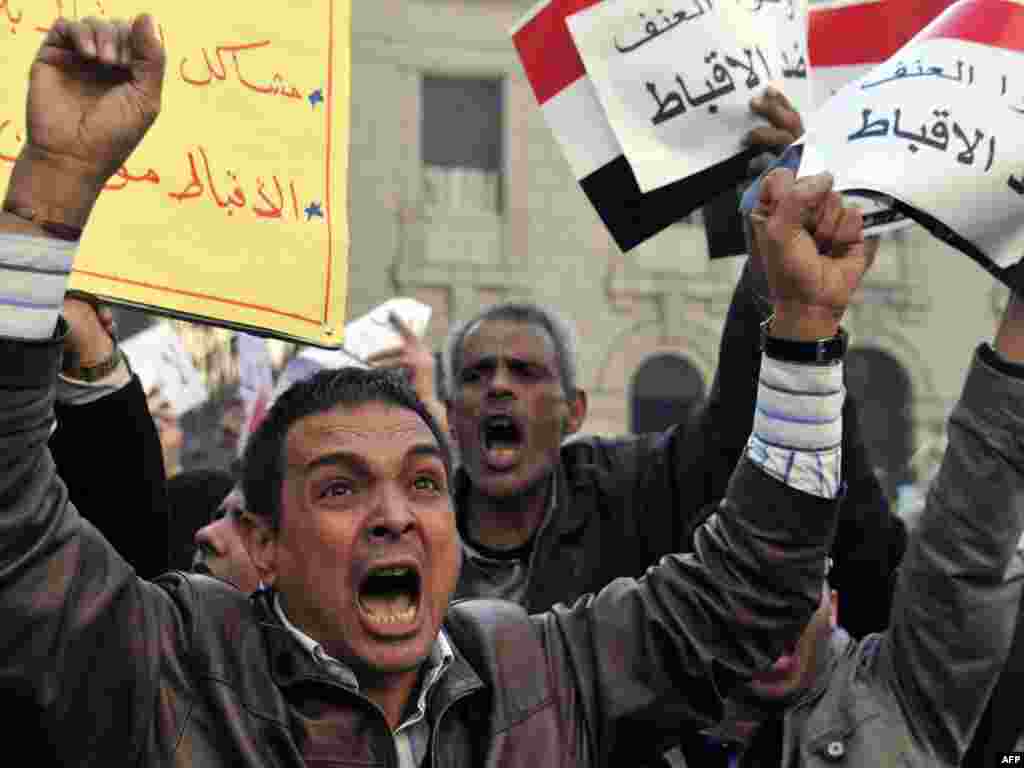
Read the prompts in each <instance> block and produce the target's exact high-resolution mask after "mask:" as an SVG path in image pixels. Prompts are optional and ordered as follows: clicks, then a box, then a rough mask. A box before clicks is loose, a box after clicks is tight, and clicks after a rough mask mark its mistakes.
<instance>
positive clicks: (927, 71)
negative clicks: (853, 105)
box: [861, 59, 974, 91]
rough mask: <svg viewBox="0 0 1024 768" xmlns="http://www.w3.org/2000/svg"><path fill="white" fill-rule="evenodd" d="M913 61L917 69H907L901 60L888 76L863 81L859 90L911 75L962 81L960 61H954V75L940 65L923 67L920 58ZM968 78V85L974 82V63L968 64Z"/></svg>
mask: <svg viewBox="0 0 1024 768" xmlns="http://www.w3.org/2000/svg"><path fill="white" fill-rule="evenodd" d="M915 63H916V64H917V71H915V72H912V71H910V70H909V69H907V67H906V65H905V64H903V62H900V63H899V65H898V66H897V67H896V69H895V70H894V71H893V73H892V74H891V75H889V76H888V77H883V78H882V79H881V80H874V81H872V82H870V83H863V84H862V85H861V90H862V91H866V90H870V89H871V88H876V87H877V86H879V85H884V84H885V83H891V82H893V81H895V80H904V79H906V78H911V77H939V78H942V79H943V80H950V81H953V82H957V83H960V82H963V77H964V63H963V62H962V61H957V63H956V75H955V76H954V75H948V74H946V72H945V70H944V69H943V68H942V67H936V66H930V67H927V68H925V67H924V66H923V65H922V64H921V61H920V59H918V60H917V62H915ZM968 78H969V80H968V85H970V84H971V83H973V82H974V65H973V64H972V65H970V68H969V71H968Z"/></svg>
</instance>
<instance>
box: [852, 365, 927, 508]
mask: <svg viewBox="0 0 1024 768" xmlns="http://www.w3.org/2000/svg"><path fill="white" fill-rule="evenodd" d="M844 367H845V373H846V389H847V392H848V393H849V396H850V397H852V398H853V401H854V402H853V405H854V406H855V407H854V410H855V413H856V417H857V419H858V421H859V422H860V430H861V435H862V436H863V439H864V447H865V449H866V450H867V454H868V460H869V461H870V462H871V464H872V465H873V466H874V468H875V474H876V475H877V476H878V479H879V480H880V481H881V483H882V488H884V489H885V492H886V495H887V496H888V497H889V498H890V499H895V498H896V495H897V490H898V489H899V487H900V486H901V485H904V484H905V483H908V482H911V481H913V480H914V478H913V477H912V476H911V474H912V473H911V467H910V458H911V440H912V437H913V435H912V419H911V407H912V403H913V392H912V387H911V383H910V376H909V375H908V374H907V371H906V369H904V367H903V366H902V365H901V364H900V362H899V361H898V360H896V359H895V358H894V357H892V355H890V354H889V353H888V352H883V351H882V350H880V349H875V348H870V347H865V348H854V349H851V350H850V351H849V352H847V354H846V360H845V363H844Z"/></svg>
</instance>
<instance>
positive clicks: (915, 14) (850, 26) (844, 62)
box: [807, 0, 953, 67]
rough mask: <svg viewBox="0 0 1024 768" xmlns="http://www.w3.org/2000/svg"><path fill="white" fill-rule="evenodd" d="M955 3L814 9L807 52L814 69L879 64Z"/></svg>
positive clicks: (894, 0)
mask: <svg viewBox="0 0 1024 768" xmlns="http://www.w3.org/2000/svg"><path fill="white" fill-rule="evenodd" d="M952 4H953V0H881V1H880V2H874V3H864V4H862V5H847V6H845V7H842V8H812V9H811V11H810V13H809V14H808V29H807V49H808V55H809V57H810V59H811V66H812V67H848V66H854V65H857V64H878V63H879V62H882V61H885V60H886V59H888V58H889V57H890V56H892V55H893V54H894V53H896V51H898V50H899V49H900V48H902V47H903V46H904V45H906V44H907V43H908V42H909V41H910V39H911V38H912V37H913V36H914V35H916V34H917V33H918V32H920V31H921V30H922V29H924V28H925V26H926V25H927V24H928V22H930V21H932V20H933V19H934V18H935V17H936V16H938V15H939V14H940V13H942V12H943V11H944V10H945V9H946V8H948V7H949V6H950V5H952Z"/></svg>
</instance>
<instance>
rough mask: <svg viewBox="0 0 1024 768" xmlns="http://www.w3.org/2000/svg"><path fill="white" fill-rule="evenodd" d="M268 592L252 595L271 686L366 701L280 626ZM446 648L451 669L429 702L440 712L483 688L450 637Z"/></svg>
mask: <svg viewBox="0 0 1024 768" xmlns="http://www.w3.org/2000/svg"><path fill="white" fill-rule="evenodd" d="M272 594H273V593H272V592H270V591H269V590H265V591H260V592H257V593H256V594H254V595H253V597H252V599H253V601H254V602H255V604H256V610H257V616H258V617H259V622H260V628H261V630H262V632H263V636H264V638H265V640H266V645H267V660H268V664H269V667H270V674H271V677H272V678H273V680H274V683H275V684H276V685H277V686H278V687H279V688H280V689H281V690H282V691H287V690H288V689H289V688H290V687H292V686H295V685H297V684H299V683H308V682H317V683H323V684H326V685H330V686H335V687H341V688H344V689H346V690H348V691H350V692H351V693H352V694H354V695H356V696H359V697H360V698H365V697H364V696H363V695H362V694H360V693H359V690H358V688H357V687H355V686H350V685H346V684H345V676H344V675H338V674H334V673H332V670H331V669H330V668H329V666H326V665H325V664H324V663H321V662H319V661H318V660H316V659H314V658H313V657H312V655H311V654H309V653H308V652H307V651H306V649H305V648H303V647H302V646H301V645H300V644H299V642H298V641H297V640H296V639H295V636H294V635H292V633H291V632H289V631H288V629H287V628H286V627H285V626H284V625H283V624H282V623H281V620H280V618H279V617H278V616H277V613H276V612H275V611H274V610H273V603H272V600H273V597H272ZM448 639H449V644H450V645H451V647H452V651H453V652H454V653H455V658H454V659H453V660H452V662H451V666H450V667H449V668H448V669H447V670H446V671H445V673H444V675H442V676H441V678H440V679H439V680H438V681H437V683H436V686H435V688H434V689H432V694H431V696H430V699H429V706H430V708H431V709H436V710H437V711H440V710H441V709H443V708H444V707H445V706H446V705H447V704H448V703H449V702H451V701H454V700H455V699H457V698H460V697H461V696H463V695H465V694H467V693H470V692H472V691H475V690H477V689H482V688H483V687H484V683H483V681H482V680H481V679H480V676H479V675H477V673H476V672H475V671H474V669H473V668H472V666H470V664H469V662H468V661H467V660H466V657H465V656H464V655H463V654H462V653H461V652H460V651H459V648H458V646H457V645H456V644H455V642H454V641H453V639H452V638H451V637H449V638H448Z"/></svg>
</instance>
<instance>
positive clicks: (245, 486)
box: [242, 367, 452, 531]
mask: <svg viewBox="0 0 1024 768" xmlns="http://www.w3.org/2000/svg"><path fill="white" fill-rule="evenodd" d="M372 402H376V403H383V404H385V405H393V406H396V407H398V408H407V409H408V410H410V411H412V412H414V413H415V414H416V415H417V416H419V417H420V418H421V419H423V421H424V422H425V423H426V425H427V426H428V427H429V428H430V431H431V432H432V433H433V435H434V438H435V439H436V440H437V444H438V446H440V448H441V459H442V461H443V462H444V468H445V472H447V474H448V475H449V476H450V475H451V471H452V458H451V448H450V446H449V445H448V440H447V438H446V437H445V435H444V432H443V431H442V430H441V427H440V426H439V425H438V423H437V420H436V419H435V418H434V417H433V416H432V415H431V413H430V410H429V409H428V408H427V406H426V405H424V404H423V401H422V400H420V399H419V397H418V396H417V395H416V392H415V391H414V390H413V389H412V387H411V386H410V385H409V384H408V382H406V380H405V379H404V378H403V377H402V376H400V375H399V374H398V373H395V372H393V371H389V370H383V369H369V370H367V369H363V368H355V367H346V368H339V369H325V370H321V371H318V372H317V373H315V374H314V375H313V376H311V377H310V378H308V379H304V380H302V381H297V382H295V383H294V384H293V385H292V386H291V387H289V388H288V389H287V390H285V391H284V392H283V393H282V394H281V396H280V397H279V398H278V399H277V401H276V402H275V403H274V405H273V407H272V408H271V409H270V411H269V412H268V413H267V416H266V418H265V419H264V420H263V421H262V422H261V423H260V426H259V427H258V428H257V430H256V431H255V432H254V433H253V434H252V436H251V437H250V438H249V441H248V442H247V443H246V447H245V456H244V459H243V461H242V472H243V474H242V492H243V493H244V494H245V501H246V505H247V507H248V509H249V511H251V512H253V513H254V514H257V515H260V516H261V517H263V518H265V519H267V520H268V521H269V522H270V525H271V527H272V528H273V530H275V531H276V530H278V529H279V527H280V525H281V487H282V485H283V483H284V474H285V460H286V459H285V440H286V438H287V436H288V430H289V429H291V427H292V425H293V424H295V423H296V422H297V421H299V420H300V419H304V418H305V417H307V416H312V415H314V414H317V413H323V412H325V411H329V410H331V409H332V408H334V407H336V406H339V405H341V406H348V407H357V406H360V405H363V404H364V403H372Z"/></svg>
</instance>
